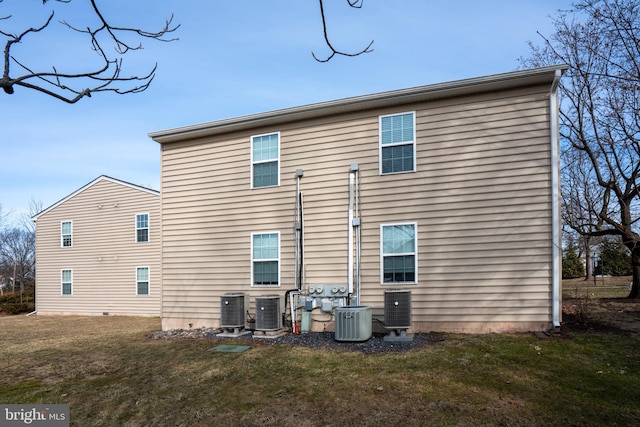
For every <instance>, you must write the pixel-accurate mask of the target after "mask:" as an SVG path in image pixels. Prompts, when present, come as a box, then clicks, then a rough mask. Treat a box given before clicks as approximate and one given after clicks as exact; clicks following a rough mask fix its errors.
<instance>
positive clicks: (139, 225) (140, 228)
mask: <svg viewBox="0 0 640 427" xmlns="http://www.w3.org/2000/svg"><path fill="white" fill-rule="evenodd" d="M148 241H149V214H136V242H148Z"/></svg>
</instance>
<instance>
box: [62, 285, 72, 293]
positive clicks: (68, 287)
mask: <svg viewBox="0 0 640 427" xmlns="http://www.w3.org/2000/svg"><path fill="white" fill-rule="evenodd" d="M62 295H71V283H63V284H62Z"/></svg>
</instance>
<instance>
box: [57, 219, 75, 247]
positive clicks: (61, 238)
mask: <svg viewBox="0 0 640 427" xmlns="http://www.w3.org/2000/svg"><path fill="white" fill-rule="evenodd" d="M67 222H68V223H70V224H71V246H65V245H64V234H63V233H62V224H66V223H67ZM60 247H61V248H72V247H73V221H60Z"/></svg>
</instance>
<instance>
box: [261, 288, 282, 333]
mask: <svg viewBox="0 0 640 427" xmlns="http://www.w3.org/2000/svg"><path fill="white" fill-rule="evenodd" d="M281 300H282V298H281V297H280V295H261V296H257V297H256V330H257V331H276V330H278V329H282V307H281V302H280V301H281Z"/></svg>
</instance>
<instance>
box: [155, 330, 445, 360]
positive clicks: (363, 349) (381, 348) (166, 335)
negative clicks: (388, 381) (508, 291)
mask: <svg viewBox="0 0 640 427" xmlns="http://www.w3.org/2000/svg"><path fill="white" fill-rule="evenodd" d="M220 332H221V330H220V329H213V328H197V329H173V330H170V331H158V332H153V333H151V334H149V336H150V337H151V338H154V339H206V340H210V341H211V342H212V344H226V343H229V344H231V343H233V344H244V345H292V346H302V347H309V348H318V349H330V350H337V351H352V352H360V353H366V354H371V353H389V352H403V351H408V350H412V349H415V348H420V347H423V346H425V345H428V344H432V343H435V342H437V341H439V339H438V338H436V337H434V336H433V335H430V334H414V335H413V339H412V340H411V341H409V342H392V341H385V340H384V337H385V334H380V333H374V334H373V336H372V337H371V338H370V339H368V340H367V341H364V342H346V341H336V340H335V334H334V333H333V332H310V333H305V334H289V333H288V334H286V335H284V336H281V337H277V338H254V337H253V335H252V334H248V335H243V336H240V337H218V336H217V335H218V334H219V333H220Z"/></svg>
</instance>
